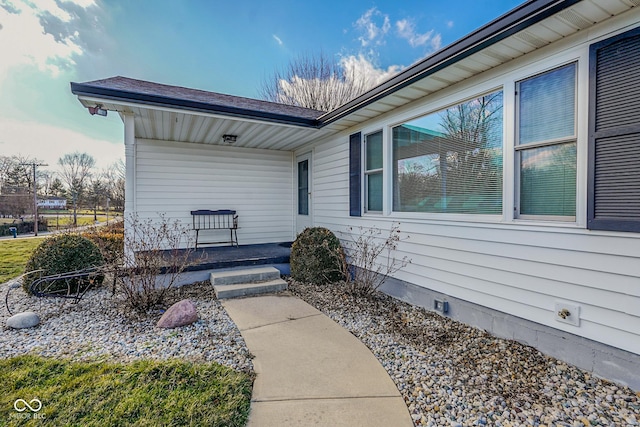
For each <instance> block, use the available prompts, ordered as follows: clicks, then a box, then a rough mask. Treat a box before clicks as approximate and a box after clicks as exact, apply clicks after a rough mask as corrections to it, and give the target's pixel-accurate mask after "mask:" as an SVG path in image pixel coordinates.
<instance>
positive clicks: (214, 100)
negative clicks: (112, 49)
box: [71, 76, 324, 126]
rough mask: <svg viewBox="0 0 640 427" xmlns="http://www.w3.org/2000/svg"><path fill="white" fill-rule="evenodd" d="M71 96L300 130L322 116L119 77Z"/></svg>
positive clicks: (76, 89)
mask: <svg viewBox="0 0 640 427" xmlns="http://www.w3.org/2000/svg"><path fill="white" fill-rule="evenodd" d="M71 92H73V93H74V94H75V95H78V96H80V95H89V96H100V97H104V98H105V99H109V100H112V101H118V100H130V101H135V102H137V103H143V104H147V105H158V106H175V107H180V108H183V109H190V110H196V111H203V112H213V113H218V114H226V115H229V116H234V117H246V118H256V119H264V120H268V121H273V122H278V123H289V124H295V125H300V126H317V119H318V117H320V116H321V115H323V114H324V112H323V111H316V110H312V109H309V108H302V107H295V106H291V105H285V104H277V103H274V102H268V101H261V100H258V99H251V98H243V97H239V96H232V95H226V94H222V93H216V92H207V91H204V90H199V89H191V88H186V87H181V86H170V85H165V84H160V83H153V82H149V81H145V80H136V79H131V78H128V77H121V76H117V77H111V78H107V79H102V80H94V81H91V82H86V83H71Z"/></svg>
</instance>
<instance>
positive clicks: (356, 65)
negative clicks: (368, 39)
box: [340, 54, 402, 88]
mask: <svg viewBox="0 0 640 427" xmlns="http://www.w3.org/2000/svg"><path fill="white" fill-rule="evenodd" d="M340 65H341V66H342V68H343V69H344V70H345V75H346V76H353V78H355V79H357V80H359V79H360V78H361V77H363V78H364V79H365V81H366V82H367V87H369V88H372V87H374V86H377V85H379V84H380V83H382V82H384V81H385V80H388V79H390V78H391V77H393V76H394V75H396V74H398V72H400V71H401V70H402V67H401V66H399V65H391V66H390V67H388V68H387V69H382V68H377V67H376V66H375V65H374V64H373V62H371V61H369V60H368V59H367V58H366V57H365V56H364V55H362V54H360V55H358V56H355V55H350V56H345V57H343V58H342V59H341V60H340ZM347 83H348V82H347Z"/></svg>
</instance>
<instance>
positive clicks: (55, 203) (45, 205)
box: [38, 197, 67, 209]
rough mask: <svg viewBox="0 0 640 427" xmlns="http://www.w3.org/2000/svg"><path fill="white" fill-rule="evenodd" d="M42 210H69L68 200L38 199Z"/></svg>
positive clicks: (56, 198) (59, 198)
mask: <svg viewBox="0 0 640 427" xmlns="http://www.w3.org/2000/svg"><path fill="white" fill-rule="evenodd" d="M38 207H39V208H41V209H67V199H65V198H63V197H45V198H41V199H38Z"/></svg>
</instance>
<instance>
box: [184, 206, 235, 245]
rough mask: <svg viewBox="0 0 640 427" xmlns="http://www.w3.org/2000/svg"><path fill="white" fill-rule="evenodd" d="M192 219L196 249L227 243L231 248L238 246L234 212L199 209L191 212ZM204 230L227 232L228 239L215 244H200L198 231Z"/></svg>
mask: <svg viewBox="0 0 640 427" xmlns="http://www.w3.org/2000/svg"><path fill="white" fill-rule="evenodd" d="M191 217H192V218H193V229H194V230H195V231H196V249H198V245H219V244H223V243H229V244H230V245H231V246H234V245H235V246H236V247H237V246H238V232H237V230H238V215H236V211H232V210H229V209H221V210H217V211H212V210H208V209H200V210H197V211H191ZM206 230H229V233H230V239H229V240H223V241H217V242H200V241H199V238H200V231H206Z"/></svg>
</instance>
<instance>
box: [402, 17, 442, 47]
mask: <svg viewBox="0 0 640 427" xmlns="http://www.w3.org/2000/svg"><path fill="white" fill-rule="evenodd" d="M396 30H397V31H398V35H399V36H400V37H401V38H403V39H406V40H407V41H408V42H409V44H410V45H411V47H418V46H424V45H426V44H430V45H431V48H432V49H433V50H438V49H440V42H441V37H440V34H437V33H436V34H434V33H435V31H434V30H431V31H427V32H426V33H418V32H417V31H416V28H415V24H414V23H413V22H412V21H410V20H409V19H401V20H399V21H397V22H396Z"/></svg>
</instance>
